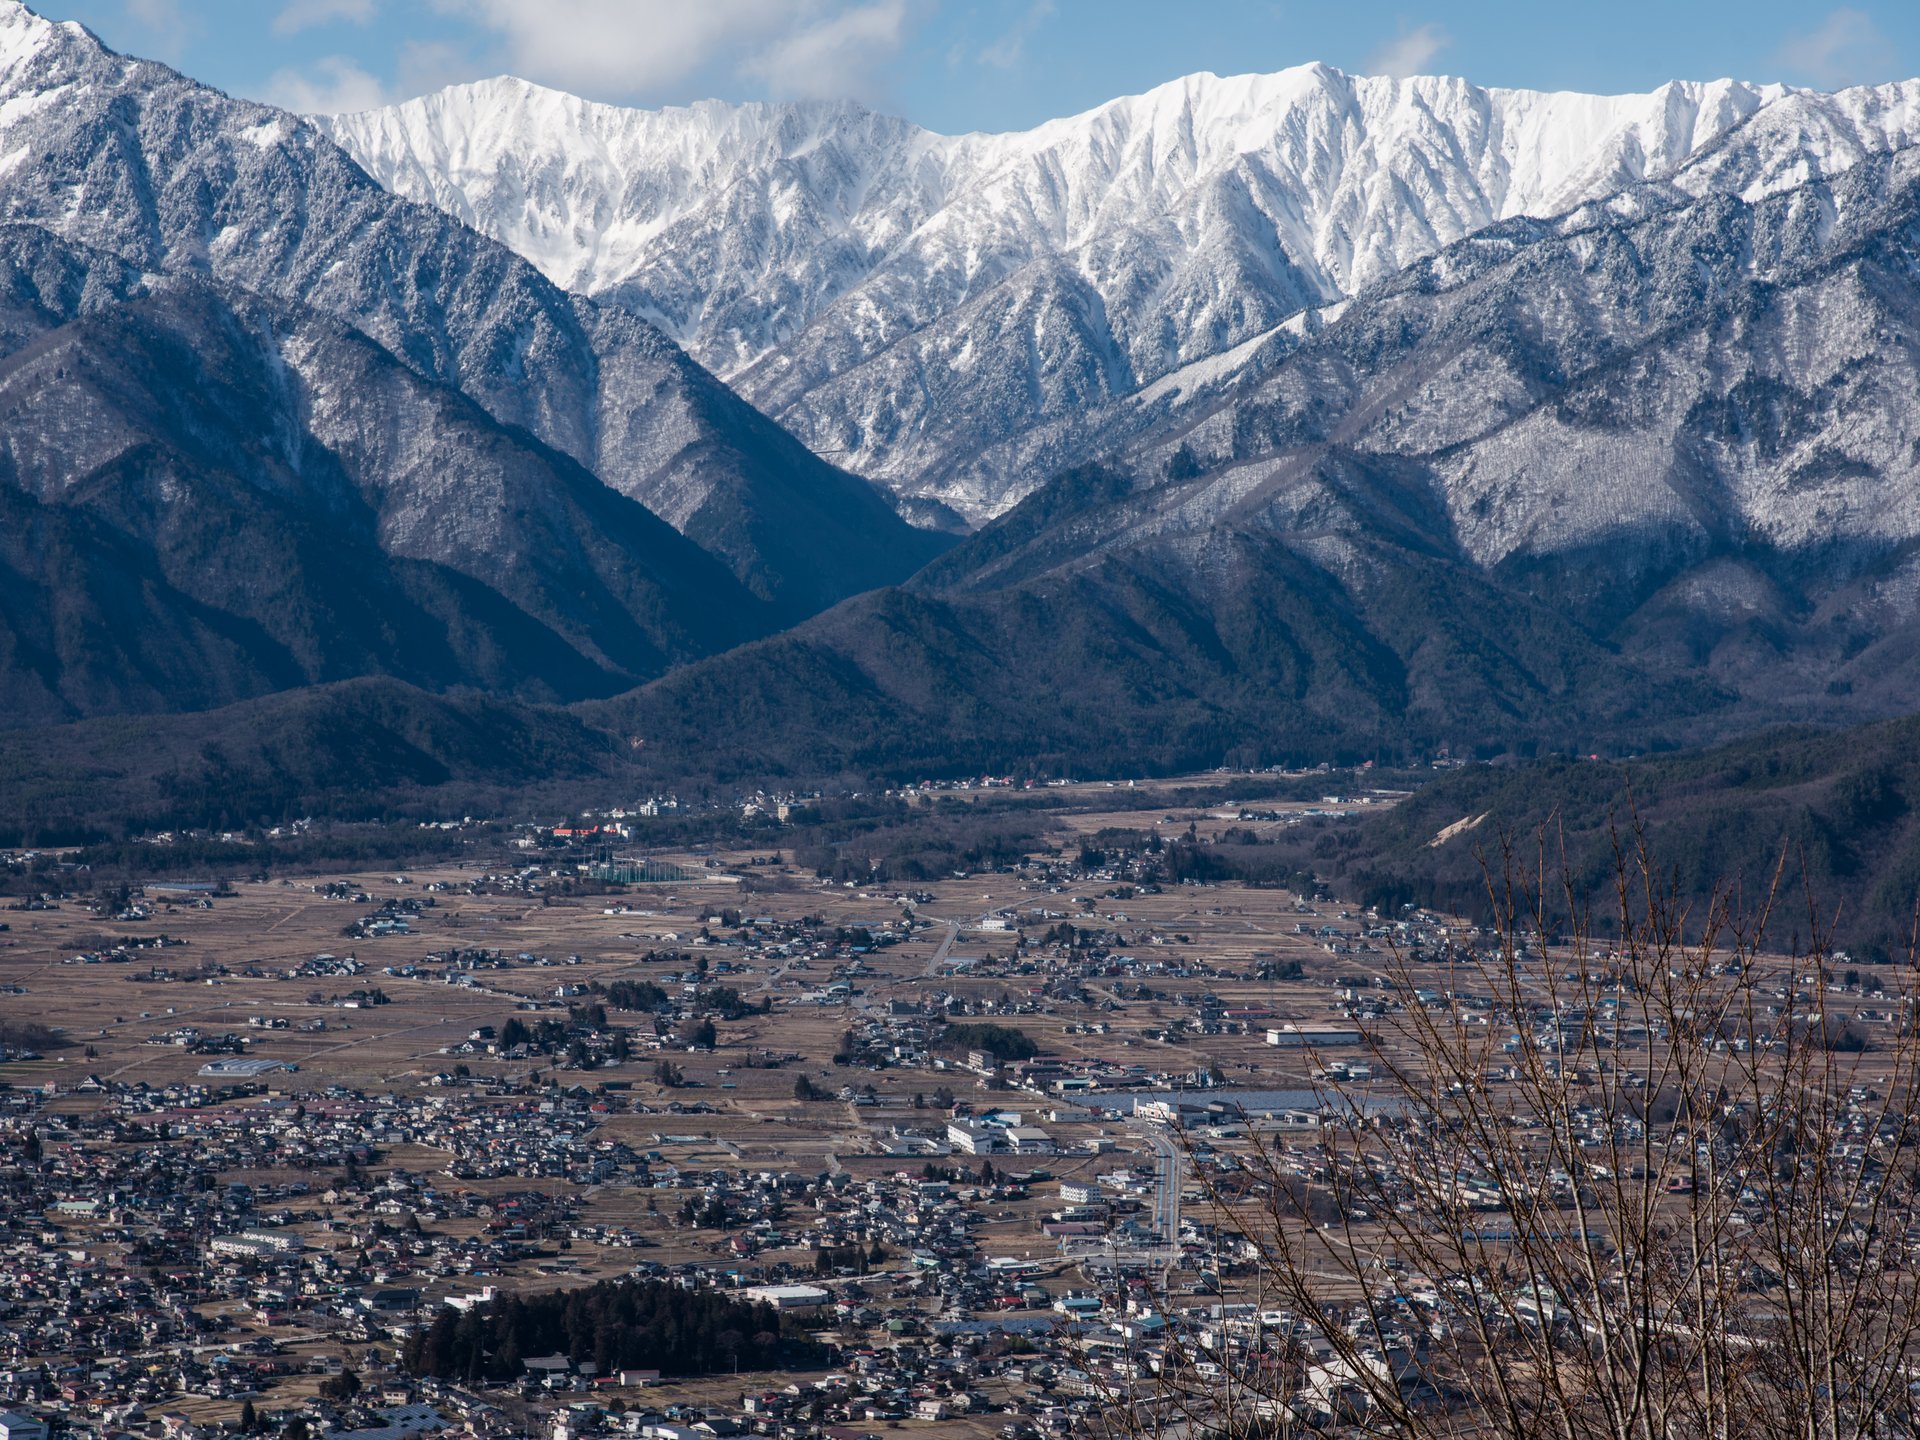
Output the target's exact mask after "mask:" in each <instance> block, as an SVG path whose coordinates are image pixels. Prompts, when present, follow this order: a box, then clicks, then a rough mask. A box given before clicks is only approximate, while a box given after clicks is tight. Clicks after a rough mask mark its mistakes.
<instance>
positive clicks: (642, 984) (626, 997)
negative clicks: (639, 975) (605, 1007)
mask: <svg viewBox="0 0 1920 1440" xmlns="http://www.w3.org/2000/svg"><path fill="white" fill-rule="evenodd" d="M604 988H605V991H606V996H607V1004H609V1005H611V1006H613V1008H614V1009H616V1010H664V1009H666V1008H667V1004H668V999H667V992H666V991H665V990H663V989H661V988H660V986H658V985H656V984H654V983H653V981H651V980H611V981H609V982H607V984H606V986H605V987H604Z"/></svg>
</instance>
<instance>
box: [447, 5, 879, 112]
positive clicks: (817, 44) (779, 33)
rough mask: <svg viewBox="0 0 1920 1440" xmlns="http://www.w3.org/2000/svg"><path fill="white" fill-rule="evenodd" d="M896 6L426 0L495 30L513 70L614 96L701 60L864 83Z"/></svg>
mask: <svg viewBox="0 0 1920 1440" xmlns="http://www.w3.org/2000/svg"><path fill="white" fill-rule="evenodd" d="M908 4H909V0H699V3H689V0H434V5H435V8H436V9H438V10H440V11H441V12H442V13H443V14H449V15H459V16H464V17H466V18H468V19H471V20H473V21H475V22H477V23H478V24H480V25H481V26H483V27H484V28H485V29H487V30H490V31H492V32H493V33H494V34H495V35H497V36H498V37H499V39H500V41H501V43H502V45H503V47H504V49H505V52H506V60H507V63H508V65H510V66H511V67H512V69H513V70H514V71H515V72H516V73H518V74H519V75H521V76H523V77H524V78H526V79H529V80H534V81H539V82H541V83H544V84H550V85H557V86H561V87H563V88H566V89H570V90H579V91H584V92H588V93H592V94H598V95H603V96H622V97H646V96H649V95H651V94H653V93H655V92H657V91H659V90H661V89H664V88H666V87H669V86H672V85H674V84H676V83H678V82H681V81H684V80H687V79H689V78H690V77H692V76H693V75H695V74H696V73H697V72H700V71H703V70H706V69H708V68H710V67H719V68H722V69H725V70H728V71H731V72H733V73H737V74H742V75H752V76H755V77H757V78H760V79H762V80H764V81H766V82H767V84H768V86H769V88H771V89H774V90H775V91H777V92H778V93H782V94H820V93H825V92H826V91H827V90H828V89H829V87H831V86H837V85H849V84H864V83H866V82H868V81H869V80H870V79H871V78H872V76H873V75H874V73H875V71H876V70H877V68H878V67H879V66H880V65H882V64H884V63H885V61H886V60H888V59H890V58H892V56H893V55H894V54H895V53H897V52H898V50H899V47H900V44H901V41H902V39H903V38H904V34H905V29H906V26H907V23H908V18H909V16H908ZM816 66H817V67H820V68H819V69H818V70H817V71H816V70H814V69H813V68H811V67H816ZM834 93H847V92H845V91H835V92H834Z"/></svg>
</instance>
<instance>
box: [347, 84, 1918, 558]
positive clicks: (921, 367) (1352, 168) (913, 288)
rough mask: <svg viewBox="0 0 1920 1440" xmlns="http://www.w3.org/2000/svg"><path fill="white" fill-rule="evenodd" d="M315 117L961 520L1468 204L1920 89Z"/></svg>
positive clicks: (512, 104)
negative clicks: (934, 110)
mask: <svg viewBox="0 0 1920 1440" xmlns="http://www.w3.org/2000/svg"><path fill="white" fill-rule="evenodd" d="M317 123H319V124H320V125H322V126H323V128H325V129H326V130H327V132H328V133H329V134H331V135H332V136H333V137H334V138H335V139H336V140H338V141H339V142H340V143H341V144H342V145H343V146H344V147H345V148H346V149H347V150H348V151H349V152H350V153H351V154H353V155H354V157H355V158H356V159H358V160H359V161H360V163H361V164H362V165H363V166H365V167H366V169H367V170H368V172H369V173H370V174H371V175H373V176H374V177H375V178H376V179H377V180H379V181H380V182H381V183H382V184H383V185H386V186H387V187H389V188H390V189H392V190H394V191H396V192H398V193H400V194H403V195H406V196H409V197H411V198H414V199H418V200H422V201H427V202H431V203H432V204H435V205H437V206H439V207H441V208H442V209H444V210H446V211H448V212H450V213H451V214H453V215H456V216H458V217H459V218H460V219H462V220H464V221H466V222H467V223H468V224H470V225H472V226H474V227H475V228H476V229H478V230H480V231H482V232H483V233H485V234H488V235H491V236H493V237H495V238H496V239H499V240H501V241H503V242H504V243H506V244H507V245H509V246H511V247H512V248H513V249H515V250H517V251H518V252H519V253H520V254H522V255H524V256H526V257H527V258H528V259H530V260H531V261H533V262H534V263H535V264H536V265H537V266H539V267H540V269H541V270H542V271H543V272H544V273H545V274H546V275H547V276H548V277H549V278H550V279H552V280H553V281H555V283H557V284H560V285H562V286H565V287H567V288H569V289H572V290H575V291H577V292H582V293H586V294H590V295H594V296H597V297H600V298H602V299H605V300H610V301H613V302H617V303H618V304H620V305H623V306H625V307H626V308H628V309H630V310H633V311H635V312H637V313H639V314H641V315H643V316H646V317H647V318H649V319H651V320H653V321H654V322H655V323H657V324H659V325H660V326H661V327H662V328H663V329H665V330H666V331H667V333H668V334H670V335H672V336H673V337H674V338H675V339H676V340H678V341H679V342H680V343H681V344H683V345H684V346H686V347H687V348H688V350H689V351H690V352H691V353H692V354H694V355H695V356H696V357H697V358H698V359H700V360H701V361H702V362H703V363H704V364H706V365H708V366H709V367H711V368H712V369H714V370H715V371H716V372H717V373H719V374H720V375H721V376H723V377H724V378H726V379H728V380H729V381H730V383H732V384H733V385H734V386H735V387H736V388H737V389H738V390H740V391H741V393H742V394H744V395H745V396H746V397H747V398H749V399H750V400H752V401H753V402H754V403H755V404H757V405H759V406H760V407H761V408H763V409H765V410H767V411H768V412H769V413H770V414H772V415H774V416H775V417H776V418H778V419H779V420H781V422H782V423H783V424H785V425H787V426H788V427H789V428H790V429H792V430H793V431H794V432H795V433H796V434H798V435H800V436H801V437H802V438H803V439H804V440H806V441H807V442H808V443H809V444H811V445H812V446H813V447H814V448H815V449H816V450H818V451H820V452H822V453H832V454H833V455H835V457H836V458H839V459H841V460H842V461H843V462H844V463H845V464H847V465H848V467H849V468H851V469H854V470H856V471H858V472H860V473H863V474H867V475H869V476H871V477H873V478H876V479H880V480H882V481H884V482H885V483H887V484H889V485H890V486H892V487H894V488H895V489H896V491H899V492H902V493H904V494H906V495H908V496H915V497H924V498H926V499H929V500H938V501H941V502H944V503H945V504H946V505H948V506H951V507H953V508H954V509H957V510H959V511H960V512H962V513H963V514H965V515H966V516H967V517H969V518H970V519H974V520H978V519H980V518H983V517H985V516H989V515H992V514H995V513H998V512H999V511H1001V510H1003V509H1004V508H1005V507H1006V506H1007V505H1009V504H1011V503H1013V502H1014V501H1015V500H1017V499H1018V498H1019V497H1020V496H1021V495H1023V494H1025V493H1027V492H1028V491H1030V490H1031V489H1032V488H1033V487H1034V486H1035V485H1037V484H1038V483H1040V482H1041V481H1042V480H1043V479H1045V478H1046V475H1047V474H1048V473H1050V471H1051V469H1052V468H1055V466H1056V465H1057V462H1059V461H1060V460H1062V459H1063V458H1065V456H1064V454H1063V452H1064V451H1069V450H1071V449H1072V448H1074V445H1078V444H1082V443H1084V441H1085V439H1086V432H1085V426H1084V423H1083V417H1085V416H1086V415H1087V414H1088V413H1089V412H1097V411H1100V410H1101V409H1102V408H1103V407H1107V406H1111V405H1113V404H1114V403H1115V402H1118V401H1124V400H1125V399H1126V398H1127V397H1130V396H1133V395H1135V394H1136V393H1137V392H1139V391H1141V390H1142V389H1143V388H1144V387H1148V386H1151V385H1153V384H1154V383H1155V382H1156V381H1164V380H1166V379H1167V378H1168V377H1171V376H1173V375H1174V374H1175V373H1176V372H1179V371H1181V370H1183V369H1187V368H1190V367H1193V366H1195V365H1196V364H1199V365H1202V366H1207V365H1208V362H1210V361H1212V360H1214V358H1215V357H1219V356H1221V355H1223V354H1225V353H1226V352H1229V351H1232V350H1234V349H1235V348H1236V347H1241V346H1249V345H1255V344H1256V342H1258V341H1259V340H1260V337H1262V336H1271V337H1273V338H1274V339H1275V340H1276V341H1277V342H1278V343H1279V344H1280V346H1281V348H1284V347H1285V345H1286V344H1288V343H1290V341H1289V339H1288V336H1289V333H1290V332H1289V330H1287V329H1282V328H1281V327H1283V326H1290V327H1291V330H1292V331H1298V330H1300V328H1301V326H1302V320H1301V318H1300V317H1301V316H1302V314H1303V312H1306V311H1310V310H1312V309H1314V308H1316V307H1321V306H1325V305H1328V304H1332V303H1336V302H1339V301H1341V300H1342V299H1344V298H1346V297H1349V296H1351V295H1353V294H1355V293H1357V292H1359V291H1361V290H1363V289H1365V288H1366V287H1367V286H1369V285H1371V284H1373V283H1375V282H1378V281H1380V280H1383V279H1385V278H1387V277H1389V276H1391V275H1393V274H1395V273H1397V272H1398V271H1400V270H1401V269H1403V268H1404V267H1405V266H1407V265H1409V264H1410V263H1412V262H1414V261H1416V260H1420V259H1422V258H1424V257H1426V256H1429V255H1431V254H1433V253H1435V252H1436V251H1438V250H1439V249H1441V248H1442V247H1444V246H1445V245H1447V244H1449V243H1451V242H1453V241H1455V240H1458V239H1460V238H1461V237H1462V236H1465V235H1468V234H1470V233H1472V232H1474V231H1476V230H1478V229H1480V228H1482V227H1484V226H1486V225H1488V224H1490V223H1492V222H1495V221H1498V220H1502V219H1508V218H1512V217H1515V216H1521V215H1530V216H1549V215H1555V214H1559V213H1561V212H1563V211H1566V210H1569V209H1572V208H1574V207H1576V206H1579V205H1581V204H1584V203H1589V202H1592V201H1595V200H1598V199H1600V198H1603V197H1605V196H1608V195H1611V194H1614V193H1615V192H1618V191H1620V190H1622V189H1624V188H1626V187H1629V186H1633V185H1638V184H1642V183H1644V182H1647V181H1668V182H1671V183H1672V184H1674V185H1677V186H1680V187H1683V188H1685V189H1688V190H1690V191H1692V192H1694V193H1699V192H1701V191H1704V190H1713V189H1718V190H1725V191H1728V192H1730V193H1733V194H1736V195H1738V196H1740V197H1741V198H1743V199H1746V200H1754V199H1759V198H1762V197H1764V196H1765V195H1767V194H1771V193H1774V192H1776V191H1778V190H1781V189H1783V188H1786V187H1789V186H1792V185H1797V184H1800V183H1803V182H1805V181H1806V180H1809V179H1813V178H1818V177H1821V176H1827V175H1832V174H1836V173H1839V172H1841V171H1844V170H1845V169H1847V168H1849V167H1850V166H1852V165H1854V164H1856V163H1858V161H1859V160H1860V159H1861V158H1862V157H1864V156H1868V155H1872V154H1877V153H1884V152H1886V151H1888V150H1892V149H1898V148H1901V147H1904V146H1905V145H1908V144H1910V143H1912V142H1913V141H1914V140H1915V139H1916V138H1920V83H1906V84H1901V85H1890V86H1882V87H1873V88H1861V89H1855V90H1849V91H1844V92H1840V93H1838V94H1832V95H1828V94H1821V93H1818V92H1812V91H1805V90H1797V89H1791V88H1788V87H1783V86H1777V85H1768V86H1758V85H1747V84H1741V83H1737V82H1733V81H1716V82H1712V83H1703V84H1694V83H1682V82H1675V83H1672V84H1668V85H1665V86H1662V87H1661V88H1660V89H1658V90H1656V91H1654V92H1652V93H1651V94H1646V95H1627V96H1590V95H1577V94H1546V93H1539V92H1531V91H1521V90H1497V89H1485V88H1482V87H1479V86H1475V85H1471V84H1469V83H1467V82H1465V81H1463V80H1457V79H1444V78H1416V79H1408V80H1391V79H1382V78H1366V77H1357V76H1350V75H1346V74H1343V73H1341V72H1339V71H1337V70H1333V69H1330V68H1328V67H1326V66H1324V65H1308V66H1302V67H1299V68H1297V69H1292V70H1287V71H1283V72H1281V73H1279V74H1274V75H1252V76H1237V77H1230V78H1221V77H1217V76H1213V75H1196V76H1190V77H1188V78H1186V79H1182V80H1177V81H1174V82H1172V83H1170V84H1167V85H1163V86H1161V87H1159V88H1158V89H1155V90H1153V91H1150V92H1148V93H1147V94H1144V95H1140V96H1134V97H1129V98H1126V99H1120V100H1115V101H1113V102H1111V103H1109V104H1106V105H1103V106H1100V107H1099V108H1097V109H1095V110H1092V111H1089V112H1087V113H1085V114H1082V115H1077V116H1073V117H1071V118H1067V119H1062V120H1057V121H1053V122H1050V123H1048V124H1045V125H1042V126H1040V127H1038V128H1036V129H1034V130H1031V131H1027V132H1023V133H1018V134H1002V135H981V134H976V135H962V136H942V135H936V134H933V133H930V132H928V131H925V130H923V129H920V128H918V127H916V126H913V125H911V124H909V123H907V122H905V121H902V120H898V119H892V118H889V117H886V116H881V115H876V114H873V113H871V112H869V111H867V110H864V109H861V108H859V107H857V106H852V105H844V104H799V105H762V104H753V105H724V104H718V103H707V104H700V105H695V106H692V107H689V108H679V109H669V110H661V111H643V110H633V109H623V108H619V107H612V106H605V105H596V104H591V103H588V102H585V101H582V100H579V99H577V98H574V97H572V96H568V95H564V94H560V93H557V92H554V91H551V90H544V89H541V88H539V87H537V86H533V85H529V84H527V83H525V82H522V81H519V80H513V79H496V80H490V81H485V82H481V83H477V84H472V85H463V86H456V87H454V88H451V89H448V90H444V91H441V92H439V93H437V94H433V95H429V96H426V97H424V98H422V99H418V100H414V101H410V102H408V103H406V104H403V105H398V106H394V107H391V108H387V109H382V110H377V111H371V112H367V113H363V114H358V115H346V116H339V117H333V118H325V119H321V120H320V121H318V122H317ZM1063 425H1065V426H1067V427H1069V429H1070V431H1071V432H1072V437H1073V439H1074V445H1062V444H1061V443H1059V442H1060V438H1061V434H1060V427H1061V426H1063Z"/></svg>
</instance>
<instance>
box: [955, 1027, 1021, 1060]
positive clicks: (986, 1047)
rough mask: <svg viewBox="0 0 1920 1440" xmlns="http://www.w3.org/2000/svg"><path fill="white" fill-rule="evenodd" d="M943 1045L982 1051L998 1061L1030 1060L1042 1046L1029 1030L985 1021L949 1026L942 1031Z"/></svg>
mask: <svg viewBox="0 0 1920 1440" xmlns="http://www.w3.org/2000/svg"><path fill="white" fill-rule="evenodd" d="M940 1045H941V1048H942V1049H946V1050H979V1051H981V1052H983V1053H985V1054H988V1055H991V1056H993V1057H994V1059H996V1060H1031V1059H1032V1058H1033V1057H1034V1056H1036V1055H1038V1054H1039V1053H1040V1047H1039V1046H1038V1045H1036V1044H1034V1043H1033V1037H1032V1036H1031V1035H1029V1034H1027V1032H1026V1031H1024V1030H1020V1029H1017V1028H1015V1027H1014V1026H1012V1025H993V1024H989V1023H987V1022H984V1021H967V1022H962V1023H960V1024H955V1025H949V1026H947V1028H946V1030H945V1031H943V1032H942V1033H941V1036H940Z"/></svg>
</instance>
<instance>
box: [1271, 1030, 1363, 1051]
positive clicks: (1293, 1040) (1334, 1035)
mask: <svg viewBox="0 0 1920 1440" xmlns="http://www.w3.org/2000/svg"><path fill="white" fill-rule="evenodd" d="M1364 1039H1365V1037H1364V1036H1363V1035H1361V1033H1360V1028H1359V1027H1358V1026H1357V1025H1317V1026H1310V1027H1308V1028H1307V1029H1304V1030H1303V1029H1301V1028H1300V1027H1299V1026H1297V1025H1283V1026H1281V1027H1280V1028H1279V1029H1278V1030H1269V1031H1267V1044H1269V1045H1279V1046H1281V1047H1283V1048H1287V1047H1292V1046H1299V1047H1301V1048H1306V1047H1308V1046H1313V1047H1317V1048H1319V1049H1326V1048H1327V1047H1329V1046H1334V1045H1359V1044H1361V1043H1362V1042H1363V1041H1364Z"/></svg>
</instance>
